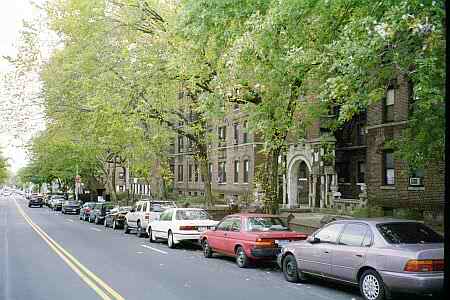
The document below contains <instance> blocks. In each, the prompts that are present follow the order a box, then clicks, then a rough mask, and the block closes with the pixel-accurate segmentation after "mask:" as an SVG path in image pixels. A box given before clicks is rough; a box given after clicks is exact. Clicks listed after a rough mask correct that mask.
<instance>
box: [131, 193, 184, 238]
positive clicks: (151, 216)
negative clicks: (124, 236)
mask: <svg viewBox="0 0 450 300" xmlns="http://www.w3.org/2000/svg"><path fill="white" fill-rule="evenodd" d="M174 207H177V206H176V205H175V202H173V201H159V200H146V201H138V202H136V204H135V205H134V206H133V208H132V209H131V210H130V211H129V212H128V213H127V215H126V221H125V226H124V232H125V233H130V231H131V230H132V229H135V230H136V231H137V236H138V237H143V236H144V235H146V228H147V227H148V223H149V222H150V221H153V220H156V219H158V218H159V215H160V214H161V213H162V212H163V211H164V210H166V209H168V208H174Z"/></svg>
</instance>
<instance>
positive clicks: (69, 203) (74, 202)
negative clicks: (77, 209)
mask: <svg viewBox="0 0 450 300" xmlns="http://www.w3.org/2000/svg"><path fill="white" fill-rule="evenodd" d="M64 205H73V206H75V205H78V203H77V202H76V201H66V202H64Z"/></svg>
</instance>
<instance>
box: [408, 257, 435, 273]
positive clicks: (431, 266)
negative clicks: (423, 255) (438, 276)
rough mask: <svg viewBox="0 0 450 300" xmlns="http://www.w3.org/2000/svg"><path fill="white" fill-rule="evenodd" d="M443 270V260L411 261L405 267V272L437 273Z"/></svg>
mask: <svg viewBox="0 0 450 300" xmlns="http://www.w3.org/2000/svg"><path fill="white" fill-rule="evenodd" d="M443 270H444V260H443V259H411V260H409V261H408V262H407V263H406V266H405V272H436V271H443Z"/></svg>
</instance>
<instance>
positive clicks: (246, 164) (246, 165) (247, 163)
mask: <svg viewBox="0 0 450 300" xmlns="http://www.w3.org/2000/svg"><path fill="white" fill-rule="evenodd" d="M249 171H250V161H249V160H248V159H246V160H244V183H248V174H249Z"/></svg>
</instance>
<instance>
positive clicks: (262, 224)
mask: <svg viewBox="0 0 450 300" xmlns="http://www.w3.org/2000/svg"><path fill="white" fill-rule="evenodd" d="M247 231H289V228H288V227H287V226H286V225H285V224H284V222H283V221H282V220H281V219H280V218H277V217H249V218H247Z"/></svg>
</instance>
